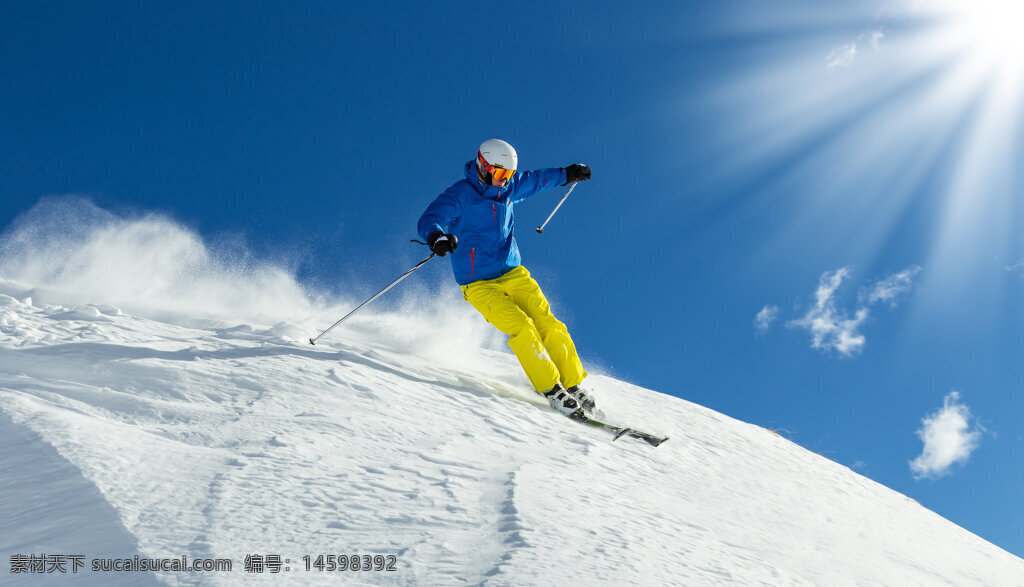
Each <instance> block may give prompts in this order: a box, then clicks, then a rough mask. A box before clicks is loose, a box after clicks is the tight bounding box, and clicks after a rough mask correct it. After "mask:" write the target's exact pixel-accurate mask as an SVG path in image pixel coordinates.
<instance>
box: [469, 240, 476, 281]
mask: <svg viewBox="0 0 1024 587" xmlns="http://www.w3.org/2000/svg"><path fill="white" fill-rule="evenodd" d="M475 266H476V247H473V248H472V249H470V250H469V278H470V279H473V269H474V267H475Z"/></svg>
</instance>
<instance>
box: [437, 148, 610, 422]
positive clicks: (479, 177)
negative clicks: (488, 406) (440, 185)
mask: <svg viewBox="0 0 1024 587" xmlns="http://www.w3.org/2000/svg"><path fill="white" fill-rule="evenodd" d="M517 163H518V156H517V155H516V150H515V149H513V148H512V145H510V144H508V143H506V142H505V141H502V140H500V139H490V140H487V141H484V142H483V144H481V145H480V148H479V149H478V150H477V154H476V160H475V161H473V160H470V161H468V162H467V163H466V165H465V169H464V171H465V176H466V177H465V179H462V180H460V181H457V182H455V184H453V185H452V186H451V187H449V188H448V189H447V190H445V191H444V193H442V194H441V195H440V196H438V197H437V199H435V200H434V201H433V202H432V203H431V204H430V205H429V206H427V209H426V211H424V212H423V215H422V216H421V217H420V220H419V226H418V228H419V234H420V236H421V237H423V238H424V239H426V241H427V245H428V246H429V247H430V250H431V251H433V252H434V253H435V254H437V255H438V256H441V257H443V256H445V255H447V254H448V253H451V254H452V259H451V260H452V271H453V272H454V274H455V281H457V282H458V283H459V285H460V286H462V294H463V296H464V297H465V299H466V300H467V301H468V302H469V303H470V304H472V305H473V307H474V308H476V309H477V310H478V311H479V312H480V313H481V314H483V316H484V318H486V319H487V321H488V322H490V323H491V324H493V325H494V326H495V328H497V329H498V330H500V331H501V332H503V333H505V334H507V335H508V336H509V339H508V346H509V347H510V348H511V349H512V351H513V352H514V353H515V354H516V357H517V358H518V359H519V363H520V365H522V367H523V370H524V371H525V372H526V376H527V377H528V378H529V379H530V383H531V384H532V385H533V387H534V389H535V390H536V391H537V392H538V393H541V394H543V395H544V396H545V397H546V398H547V400H548V402H549V403H550V404H551V406H552V407H553V408H555V409H556V410H558V411H560V412H562V413H563V414H565V415H567V416H569V417H570V418H573V419H578V420H582V419H586V417H587V415H588V413H593V410H595V408H596V405H595V401H594V397H593V395H592V394H591V393H589V392H587V391H586V390H584V389H583V388H582V387H580V384H581V383H583V379H584V378H585V377H586V376H587V372H586V371H585V370H584V369H583V364H582V363H581V362H580V358H579V356H578V355H577V354H576V345H574V344H573V342H572V338H570V337H569V331H568V330H567V329H566V327H565V324H563V323H562V322H560V321H559V320H558V319H556V318H555V317H554V316H553V315H552V314H551V308H550V307H549V305H548V302H547V300H546V299H545V298H544V294H543V293H542V292H541V290H540V286H539V285H537V282H536V281H535V280H534V279H533V278H532V277H530V272H529V271H527V269H526V268H525V267H523V266H522V264H521V263H520V256H519V247H518V246H517V245H516V240H515V236H514V235H513V234H512V233H513V229H514V226H515V222H514V216H513V207H514V206H515V204H518V203H519V202H522V201H523V200H525V199H526V198H528V197H530V196H532V195H533V194H535V193H537V192H539V191H542V190H545V189H548V188H551V187H554V186H556V185H563V186H564V185H567V184H570V183H574V182H577V181H582V180H586V179H590V175H591V173H590V168H589V167H587V166H586V165H583V164H580V163H576V164H573V165H570V166H568V167H565V168H549V169H538V170H534V171H524V172H522V173H519V174H517V173H516V170H517Z"/></svg>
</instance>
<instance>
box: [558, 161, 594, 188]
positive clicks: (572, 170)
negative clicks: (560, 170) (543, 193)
mask: <svg viewBox="0 0 1024 587" xmlns="http://www.w3.org/2000/svg"><path fill="white" fill-rule="evenodd" d="M586 179H590V167H587V166H586V165H584V164H583V163H573V164H572V165H570V166H568V167H566V168H565V183H564V184H562V185H568V184H570V183H574V182H577V181H583V180H586Z"/></svg>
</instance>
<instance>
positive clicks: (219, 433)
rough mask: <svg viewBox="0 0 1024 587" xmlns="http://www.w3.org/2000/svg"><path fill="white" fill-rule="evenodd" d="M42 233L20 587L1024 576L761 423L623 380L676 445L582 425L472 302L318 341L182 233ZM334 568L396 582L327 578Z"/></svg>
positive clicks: (20, 333) (318, 324) (33, 313)
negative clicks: (364, 564)
mask: <svg viewBox="0 0 1024 587" xmlns="http://www.w3.org/2000/svg"><path fill="white" fill-rule="evenodd" d="M140 223H142V225H140ZM133 231H134V232H133ZM38 233H39V231H38V230H36V231H34V232H33V231H28V232H25V231H21V232H15V233H13V234H8V235H7V236H6V246H7V247H6V250H7V252H8V256H7V257H6V258H5V260H4V261H3V264H2V265H0V277H3V279H0V456H2V458H0V555H3V560H4V562H5V565H4V566H5V569H4V572H3V573H0V583H5V584H7V583H10V584H15V583H20V582H23V581H25V580H26V579H31V580H34V581H36V582H38V581H40V580H42V579H45V578H46V577H40V576H38V575H35V576H25V575H12V574H10V573H9V572H8V569H7V568H6V567H7V565H6V563H7V561H8V557H10V556H11V555H15V554H25V555H28V554H43V553H49V554H84V555H85V556H86V558H87V559H92V558H107V557H109V558H131V557H133V556H135V555H136V554H138V555H141V556H144V557H148V558H153V557H169V558H180V557H181V556H182V555H188V556H189V558H190V559H196V558H230V559H232V561H233V563H234V570H233V571H231V572H220V573H217V572H206V573H198V572H193V573H171V572H167V573H159V574H145V575H143V574H137V573H135V574H116V573H104V574H100V573H91V572H88V571H85V570H83V571H80V572H79V574H78V575H74V576H72V575H70V574H68V575H63V576H60V575H54V576H50V577H49V579H50V581H51V582H52V583H53V584H64V583H67V582H76V581H77V582H79V583H83V582H84V583H90V584H117V583H118V582H120V583H121V584H146V583H147V582H151V583H156V582H163V583H170V584H238V583H240V582H243V581H244V582H245V583H246V584H248V583H267V584H281V583H295V584H300V583H301V584H311V583H325V584H326V583H338V582H344V583H346V584H446V585H447V584H464V583H465V584H493V585H578V584H587V585H597V584H645V585H671V584H685V585H706V584H721V583H735V584H743V585H751V584H768V585H789V584H806V585H942V584H949V585H1024V560H1022V559H1020V558H1017V557H1015V556H1013V555H1011V554H1009V553H1007V552H1005V551H1003V550H1001V549H999V548H998V547H996V546H994V545H992V544H990V543H988V542H986V541H984V540H982V539H980V538H978V537H977V536H975V535H973V534H971V533H970V532H968V531H966V530H964V529H962V528H960V527H958V526H956V525H954V524H952V523H951V522H949V521H947V520H945V519H943V518H941V517H940V516H938V515H936V514H934V513H932V512H930V511H928V510H926V509H925V508H923V507H921V506H920V505H919V504H917V503H916V502H915V501H913V500H911V499H909V498H907V497H905V496H903V495H901V494H898V493H896V492H894V491H891V490H889V489H887V488H885V487H883V486H881V485H879V484H877V483H875V482H873V481H871V480H869V479H867V478H865V477H863V476H861V475H858V474H857V473H855V472H853V471H851V470H849V469H848V468H846V467H843V466H841V465H839V464H836V463H834V462H832V461H830V460H828V459H826V458H824V457H822V456H819V455H817V454H814V453H811V452H809V451H807V450H805V449H803V448H801V447H799V446H797V445H795V444H794V443H792V442H790V441H788V440H786V439H784V438H782V437H780V436H778V435H776V434H774V433H772V432H770V431H768V430H765V429H763V428H759V427H757V426H753V425H750V424H746V423H743V422H739V421H737V420H734V419H731V418H729V417H727V416H724V415H722V414H718V413H716V412H713V411H711V410H708V409H705V408H702V407H700V406H697V405H694V404H692V403H689V402H687V401H685V400H682V399H679V398H676V397H671V396H668V395H664V394H661V393H657V392H654V391H650V390H646V389H641V388H638V387H635V386H633V385H630V384H628V383H625V382H623V381H618V380H616V379H614V378H611V377H608V376H603V375H593V376H591V378H590V379H589V380H588V382H589V384H590V387H591V388H592V389H593V390H594V392H595V395H596V396H597V397H598V399H599V402H600V404H601V406H602V407H603V408H604V410H605V411H606V412H607V413H608V414H612V415H614V416H613V417H611V418H610V419H611V420H614V421H616V422H621V423H625V424H631V425H636V426H637V427H640V428H642V429H645V430H647V431H650V432H655V433H663V434H667V435H669V436H670V437H671V440H669V441H668V442H667V443H665V444H664V445H662V446H661V447H658V448H652V447H650V446H647V445H646V444H644V443H642V442H639V441H635V440H628V439H623V440H620V441H618V442H615V443H613V442H611V436H610V435H609V434H608V433H607V432H604V431H602V430H598V429H592V428H589V427H585V426H582V425H579V424H575V423H573V422H571V421H569V420H567V419H566V418H564V417H563V416H561V415H559V414H556V413H554V412H553V411H551V410H550V409H549V408H547V407H546V405H545V403H544V402H542V401H540V399H539V397H538V396H537V395H536V394H535V393H533V392H532V391H531V390H530V389H529V385H528V383H527V382H526V379H525V376H524V375H523V374H522V373H521V371H520V369H519V367H518V364H517V363H516V362H515V358H514V357H513V356H512V355H511V354H510V353H508V352H507V351H506V350H503V349H502V348H501V339H500V337H495V336H494V335H493V333H492V331H491V329H490V327H489V326H488V325H487V324H486V323H484V322H483V320H482V319H480V318H479V317H478V316H476V315H475V314H474V313H473V311H472V309H471V308H469V307H468V305H466V304H465V303H464V302H462V301H461V299H459V298H458V295H457V288H455V287H454V285H453V286H451V288H450V290H449V291H446V292H444V293H438V292H423V291H420V290H417V286H414V285H410V286H409V288H407V291H411V292H416V294H415V295H411V296H409V297H407V298H406V299H404V300H403V301H401V302H399V303H397V306H396V304H395V303H394V302H392V303H391V304H390V305H389V304H387V303H383V302H382V305H381V307H380V308H378V309H377V310H376V311H373V310H368V311H367V312H366V313H365V314H360V315H359V317H358V318H353V319H352V320H351V321H350V322H348V323H346V324H345V325H344V326H343V327H340V328H339V329H337V330H335V331H334V332H332V333H331V334H330V335H328V336H327V337H324V338H323V339H321V341H320V342H319V343H318V344H317V346H310V345H309V344H308V342H306V339H307V338H308V337H309V336H311V335H315V334H317V333H318V332H319V331H320V330H322V329H323V328H326V327H327V326H329V325H330V324H331V323H332V322H333V321H334V320H335V319H336V318H337V317H339V316H341V315H343V313H344V312H345V311H347V309H348V308H349V307H352V304H351V303H350V302H352V301H351V300H347V301H345V302H337V303H334V304H327V303H325V302H323V301H322V300H311V299H310V298H308V297H307V296H306V295H305V294H304V293H303V292H302V289H301V288H300V287H298V286H297V285H296V284H295V283H294V281H293V280H292V278H291V277H289V276H288V274H287V272H285V271H272V270H264V269H261V268H255V269H254V270H253V272H251V273H240V272H239V271H237V270H234V269H231V268H230V267H228V266H227V265H226V264H225V263H227V262H225V261H219V260H217V259H215V258H214V257H213V256H210V255H209V254H207V252H206V250H205V248H204V247H205V245H203V244H202V243H200V242H197V241H196V239H195V238H194V237H190V235H189V233H188V231H186V230H184V229H182V228H180V227H177V226H175V225H174V224H173V223H170V222H167V221H163V220H160V219H153V218H146V219H141V220H134V221H128V220H119V219H110V218H103V219H101V221H100V222H98V223H97V226H94V227H93V228H91V229H89V230H83V231H80V233H79V234H77V236H75V237H74V238H75V239H77V240H74V241H73V242H72V243H71V246H72V248H73V249H74V250H76V251H79V253H76V254H73V255H68V254H67V251H68V248H66V246H67V242H65V241H62V245H61V246H58V245H57V244H54V243H53V242H51V240H50V239H51V237H49V236H47V235H46V234H45V233H44V234H42V235H40V234H38ZM190 238H191V240H190ZM33 239H37V240H33ZM38 239H42V241H39V240H38ZM168 240H170V241H171V244H174V243H176V244H177V245H180V246H179V247H178V248H177V249H174V248H173V247H171V246H169V242H168ZM12 243H14V245H18V246H23V249H22V254H20V255H21V256H18V255H19V254H18V253H17V251H15V254H14V256H13V257H12V256H11V250H12V249H11V247H12V246H13V245H12ZM19 243H20V244H19ZM48 247H49V248H48ZM89 247H92V248H89ZM29 250H31V251H32V256H31V257H29V256H26V255H27V253H24V251H29ZM83 250H88V251H89V252H88V253H83V252H81V251H83ZM48 251H49V253H48ZM168 251H171V252H173V254H169V255H164V254H163V253H164V252H168ZM115 253H116V254H115ZM47 255H49V256H47ZM139 259H146V260H147V261H145V262H142V261H139ZM122 263H128V264H129V266H130V268H131V271H133V272H134V278H133V279H128V278H126V277H124V275H123V274H122V271H124V266H123V265H122ZM47 264H48V265H47ZM410 265H411V264H410ZM43 266H46V267H47V270H46V271H43V270H41V269H40V268H41V267H43ZM158 273H159V274H160V275H161V276H162V277H161V279H156V278H155V275H156V274H158ZM190 276H195V277H196V279H197V283H199V284H200V286H201V287H199V288H198V289H196V290H192V289H189V288H188V287H187V283H188V282H189V278H190ZM115 277H116V278H115ZM451 290H454V292H455V293H452V291H451ZM370 293H372V291H371V292H370ZM357 301H358V300H356V302H357ZM275 310H276V314H277V315H278V317H279V319H278V318H274V317H273V316H274V314H275ZM268 318H269V319H268ZM441 324H443V325H444V328H443V329H442V328H441V327H440V326H439V325H441ZM674 391H683V392H684V395H685V390H674ZM321 553H322V554H332V553H333V554H392V555H396V556H397V557H398V564H397V570H396V571H395V572H390V573H388V572H372V571H371V572H359V573H353V572H351V571H346V572H344V573H342V572H338V571H336V572H334V573H327V572H322V571H317V570H313V571H308V572H307V571H306V570H305V568H304V563H303V561H302V557H303V556H304V555H307V554H308V555H313V556H314V557H315V556H316V555H318V554H321ZM250 554H263V555H267V554H278V555H281V556H282V558H284V559H288V560H289V561H290V563H289V564H288V565H287V566H289V567H290V569H291V570H290V571H288V572H285V573H283V574H279V575H272V574H269V573H264V574H253V573H247V572H245V570H244V569H243V561H244V559H245V557H246V555H250Z"/></svg>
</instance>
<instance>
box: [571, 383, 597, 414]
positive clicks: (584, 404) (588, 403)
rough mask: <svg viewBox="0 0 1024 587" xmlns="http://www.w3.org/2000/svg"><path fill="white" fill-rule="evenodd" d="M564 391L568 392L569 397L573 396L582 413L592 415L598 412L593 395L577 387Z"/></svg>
mask: <svg viewBox="0 0 1024 587" xmlns="http://www.w3.org/2000/svg"><path fill="white" fill-rule="evenodd" d="M566 391H567V392H569V395H571V396H573V397H574V398H576V400H577V401H578V402H580V407H581V408H583V411H584V412H586V413H588V414H593V413H594V412H597V411H598V409H597V402H596V401H594V395H593V394H592V393H590V392H589V391H587V390H585V389H583V388H582V387H580V386H579V385H573V386H572V387H570V388H569V389H567V390H566Z"/></svg>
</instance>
